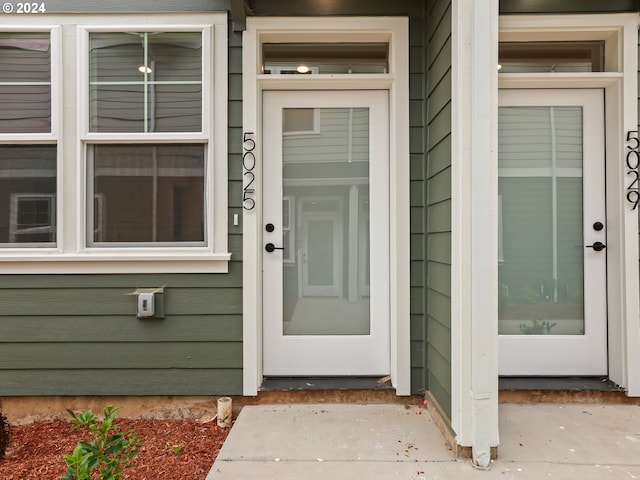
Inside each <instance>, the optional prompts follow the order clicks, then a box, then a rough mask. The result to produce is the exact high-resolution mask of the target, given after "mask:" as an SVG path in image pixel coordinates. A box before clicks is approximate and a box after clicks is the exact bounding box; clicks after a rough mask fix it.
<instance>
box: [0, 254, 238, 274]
mask: <svg viewBox="0 0 640 480" xmlns="http://www.w3.org/2000/svg"><path fill="white" fill-rule="evenodd" d="M6 253H7V252H5V253H4V254H0V273H2V274H92V273H104V274H112V273H137V274H140V273H228V272H229V261H230V260H231V254H230V253H201V252H195V253H188V252H174V253H160V252H158V253H149V251H148V250H147V251H146V252H144V253H142V252H118V253H111V252H110V253H95V252H91V253H85V254H58V253H52V254H50V255H47V254H44V253H39V254H37V255H34V254H29V253H27V252H15V251H14V252H13V254H12V255H10V256H9V255H7V254H6Z"/></svg>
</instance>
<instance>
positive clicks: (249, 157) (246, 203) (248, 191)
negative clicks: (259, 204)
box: [242, 132, 256, 210]
mask: <svg viewBox="0 0 640 480" xmlns="http://www.w3.org/2000/svg"><path fill="white" fill-rule="evenodd" d="M253 135H254V134H253V132H244V134H243V135H242V171H243V173H242V178H243V182H242V183H243V187H242V208H244V209H245V210H253V209H254V208H256V200H255V198H253V194H254V193H255V192H256V189H255V188H254V187H253V186H252V185H253V183H254V182H255V181H256V174H255V173H254V171H253V170H254V169H255V168H256V156H255V153H254V150H255V149H256V141H255V139H254V138H253Z"/></svg>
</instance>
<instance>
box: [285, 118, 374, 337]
mask: <svg viewBox="0 0 640 480" xmlns="http://www.w3.org/2000/svg"><path fill="white" fill-rule="evenodd" d="M301 117H304V118H307V119H310V120H308V121H307V122H306V123H304V122H303V123H301ZM298 125H303V127H302V129H301V130H298ZM282 183H283V192H284V196H285V198H288V199H290V200H289V201H290V203H291V208H290V210H291V211H289V210H283V225H285V224H287V222H290V221H291V219H290V218H289V217H290V216H293V218H295V219H296V222H295V223H296V224H297V225H298V228H297V229H296V230H295V231H294V232H293V233H292V234H293V235H294V236H296V237H297V239H296V240H295V241H294V242H291V241H289V242H287V243H289V244H290V245H291V244H292V243H293V245H294V251H293V252H291V253H290V256H291V263H290V264H289V265H287V266H286V267H285V268H284V273H283V289H282V291H283V302H285V303H286V304H287V305H288V308H286V309H285V310H284V311H283V319H282V320H283V334H284V335H367V334H368V333H369V331H370V310H369V298H368V296H365V295H362V293H361V289H360V288H359V286H360V285H362V284H364V283H365V279H362V278H360V277H361V276H362V275H363V274H364V273H365V272H368V271H369V255H368V244H369V235H370V233H369V229H368V225H369V219H368V211H363V209H362V208H361V205H362V204H363V203H364V202H367V201H368V194H369V108H365V107H363V108H351V107H349V108H317V109H309V108H307V109H301V108H285V109H283V132H282ZM363 225H364V226H365V227H366V228H365V227H363ZM290 234H291V233H290ZM366 283H367V284H368V279H367V280H366Z"/></svg>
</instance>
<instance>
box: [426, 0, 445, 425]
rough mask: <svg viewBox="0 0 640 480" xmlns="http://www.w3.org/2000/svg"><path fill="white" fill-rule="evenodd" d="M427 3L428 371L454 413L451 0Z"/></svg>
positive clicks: (435, 392)
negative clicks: (452, 378)
mask: <svg viewBox="0 0 640 480" xmlns="http://www.w3.org/2000/svg"><path fill="white" fill-rule="evenodd" d="M427 5H428V9H429V11H428V27H427V30H426V35H427V37H426V38H427V41H426V43H427V49H426V69H427V81H426V91H425V98H426V125H427V130H426V134H427V138H426V149H425V153H426V157H427V162H426V168H425V171H424V172H423V174H424V179H425V186H426V198H425V211H424V241H425V246H424V252H425V255H426V257H425V263H426V272H425V273H426V276H425V287H426V288H425V292H424V297H423V298H424V303H425V319H424V321H425V329H426V359H425V364H426V366H427V369H426V371H425V374H426V385H427V387H428V389H429V390H430V391H431V393H432V394H433V396H434V397H435V398H436V399H437V400H438V402H439V403H440V406H441V407H442V409H443V410H444V412H445V413H446V414H447V415H449V416H451V162H452V159H451V0H429V1H428V2H427Z"/></svg>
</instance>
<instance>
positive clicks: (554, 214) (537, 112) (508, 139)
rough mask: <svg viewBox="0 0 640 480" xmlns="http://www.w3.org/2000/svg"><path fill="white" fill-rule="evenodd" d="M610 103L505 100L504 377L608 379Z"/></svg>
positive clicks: (568, 95)
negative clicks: (607, 151) (607, 157)
mask: <svg viewBox="0 0 640 480" xmlns="http://www.w3.org/2000/svg"><path fill="white" fill-rule="evenodd" d="M603 97H604V96H603V92H602V90H597V89H591V90H586V89H585V90H569V89H565V90H552V89H549V90H534V89H522V90H501V91H500V105H499V110H498V225H499V232H498V281H499V284H498V333H499V339H498V343H499V372H500V375H515V376H524V375H527V376H533V375H544V376H547V375H553V376H557V375H603V374H606V373H607V303H606V282H607V278H606V276H607V272H606V261H607V260H606V259H607V257H606V255H607V251H606V249H605V248H602V249H601V248H596V247H597V246H598V245H599V244H601V245H602V246H605V245H606V223H607V222H606V218H605V213H606V207H605V183H604V165H605V164H604V162H605V158H604V150H605V149H604V98H603Z"/></svg>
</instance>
